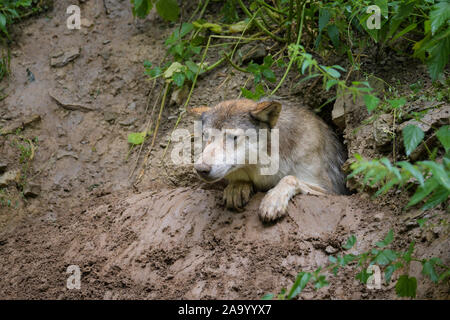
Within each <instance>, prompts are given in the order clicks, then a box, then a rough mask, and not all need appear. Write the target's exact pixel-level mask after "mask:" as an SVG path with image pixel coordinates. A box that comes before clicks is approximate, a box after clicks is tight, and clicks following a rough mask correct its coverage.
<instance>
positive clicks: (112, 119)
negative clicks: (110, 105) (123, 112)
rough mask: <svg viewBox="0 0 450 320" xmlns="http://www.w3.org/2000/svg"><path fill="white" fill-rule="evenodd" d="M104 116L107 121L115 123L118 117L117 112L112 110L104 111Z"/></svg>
mask: <svg viewBox="0 0 450 320" xmlns="http://www.w3.org/2000/svg"><path fill="white" fill-rule="evenodd" d="M103 117H104V119H105V121H106V122H110V123H113V122H115V121H116V119H117V113H115V112H111V111H105V112H103Z"/></svg>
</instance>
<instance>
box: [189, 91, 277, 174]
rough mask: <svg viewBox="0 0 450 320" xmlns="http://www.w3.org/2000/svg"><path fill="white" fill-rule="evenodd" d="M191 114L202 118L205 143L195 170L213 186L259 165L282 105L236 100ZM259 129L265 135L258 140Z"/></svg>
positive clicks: (274, 102) (271, 102) (196, 110)
mask: <svg viewBox="0 0 450 320" xmlns="http://www.w3.org/2000/svg"><path fill="white" fill-rule="evenodd" d="M192 111H193V112H194V113H197V114H201V121H202V134H203V141H204V148H203V151H202V153H201V156H200V157H199V159H198V160H197V161H196V163H195V165H194V169H195V171H196V173H197V174H198V175H199V177H200V178H201V179H203V180H205V181H207V182H214V181H217V180H220V179H222V178H224V177H226V176H227V175H229V174H231V173H232V172H234V171H236V170H238V169H240V168H243V167H245V166H249V165H257V164H258V161H260V156H261V152H260V151H261V150H269V146H270V129H272V128H274V127H275V125H276V123H277V120H278V117H279V115H280V112H281V104H280V103H279V102H277V101H260V102H254V101H252V100H247V99H239V100H228V101H224V102H221V103H219V104H218V105H216V106H215V107H213V108H207V107H201V108H194V109H192ZM261 129H265V133H267V135H262V136H261V134H262V132H263V131H264V130H261ZM265 133H264V134H265ZM261 137H264V138H261Z"/></svg>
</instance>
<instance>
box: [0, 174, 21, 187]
mask: <svg viewBox="0 0 450 320" xmlns="http://www.w3.org/2000/svg"><path fill="white" fill-rule="evenodd" d="M19 178H20V170H11V171H8V172H6V173H4V174H3V175H2V176H0V188H4V187H7V186H9V185H10V184H12V183H14V182H16V183H17V182H18V181H19Z"/></svg>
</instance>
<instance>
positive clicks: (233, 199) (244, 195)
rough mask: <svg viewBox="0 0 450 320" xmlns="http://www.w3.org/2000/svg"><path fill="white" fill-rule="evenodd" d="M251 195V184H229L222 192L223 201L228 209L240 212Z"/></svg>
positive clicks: (241, 182) (242, 182)
mask: <svg viewBox="0 0 450 320" xmlns="http://www.w3.org/2000/svg"><path fill="white" fill-rule="evenodd" d="M252 194H253V184H252V183H251V182H244V181H240V182H231V183H230V184H229V185H228V186H227V187H226V188H225V190H224V192H223V201H224V203H225V206H226V207H227V208H228V209H234V210H237V211H242V210H243V208H244V207H245V205H246V204H247V203H248V202H249V201H250V197H251V196H252Z"/></svg>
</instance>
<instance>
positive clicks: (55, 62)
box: [50, 47, 81, 68]
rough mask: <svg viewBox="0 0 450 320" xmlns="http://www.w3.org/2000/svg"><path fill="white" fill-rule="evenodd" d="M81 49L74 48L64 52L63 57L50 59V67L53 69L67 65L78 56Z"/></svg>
mask: <svg viewBox="0 0 450 320" xmlns="http://www.w3.org/2000/svg"><path fill="white" fill-rule="evenodd" d="M80 53H81V49H80V48H79V47H74V48H71V49H69V50H67V51H66V52H64V54H63V55H58V56H57V57H56V58H54V57H52V58H51V59H50V65H51V66H52V67H53V68H61V67H64V66H65V65H67V64H68V63H69V62H71V61H73V60H75V59H76V58H78V57H79V56H80Z"/></svg>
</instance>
